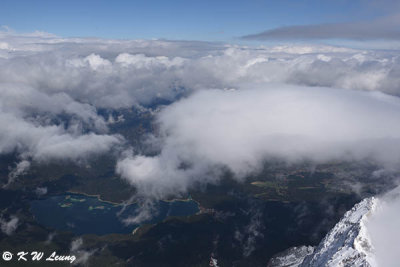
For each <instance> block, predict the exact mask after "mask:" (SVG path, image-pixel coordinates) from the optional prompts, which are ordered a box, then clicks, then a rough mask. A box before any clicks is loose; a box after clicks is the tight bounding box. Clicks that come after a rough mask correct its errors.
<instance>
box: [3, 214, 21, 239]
mask: <svg viewBox="0 0 400 267" xmlns="http://www.w3.org/2000/svg"><path fill="white" fill-rule="evenodd" d="M18 222H19V219H18V217H16V216H11V217H10V220H8V221H7V220H5V219H3V218H0V228H1V231H2V232H3V233H5V234H6V235H12V234H13V233H14V232H15V230H17V227H18Z"/></svg>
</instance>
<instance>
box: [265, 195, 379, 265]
mask: <svg viewBox="0 0 400 267" xmlns="http://www.w3.org/2000/svg"><path fill="white" fill-rule="evenodd" d="M377 205H378V199H376V198H374V197H371V198H366V199H364V200H363V201H361V202H360V203H358V204H356V205H355V206H354V207H353V208H352V209H351V210H349V211H347V212H346V213H345V215H344V216H343V218H342V219H341V220H340V221H339V222H338V223H337V224H336V225H335V227H334V228H333V229H332V230H331V231H330V232H329V233H328V234H327V235H326V236H325V238H324V239H323V240H322V241H321V242H320V244H319V245H318V246H316V247H315V248H313V247H306V246H302V247H294V248H291V249H288V250H286V251H285V252H283V253H280V254H279V255H276V256H275V257H274V258H273V259H271V261H270V262H269V264H268V266H269V267H297V266H299V267H311V266H316V267H317V266H318V267H320V266H332V267H333V266H343V267H345V266H346V267H347V266H348V267H350V266H363V267H368V266H371V267H373V266H376V262H375V259H374V255H373V253H372V248H373V247H372V244H371V241H370V238H369V235H368V232H367V229H366V226H365V221H366V219H367V218H368V216H369V215H370V214H371V213H372V212H373V211H374V210H375V209H376V206H377Z"/></svg>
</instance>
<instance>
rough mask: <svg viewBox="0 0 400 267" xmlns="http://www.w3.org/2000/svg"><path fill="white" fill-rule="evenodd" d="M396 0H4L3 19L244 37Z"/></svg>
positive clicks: (75, 32) (62, 27)
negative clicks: (378, 0)
mask: <svg viewBox="0 0 400 267" xmlns="http://www.w3.org/2000/svg"><path fill="white" fill-rule="evenodd" d="M392 2H393V1H390V0H384V1H380V2H377V1H367V0H351V1H350V0H338V1H333V0H326V1H318V0H302V1H297V0H281V1H271V0H267V1H265V0H264V1H262V0H254V1H238V0H233V1H232V0H231V1H226V0H221V1H210V0H205V1H181V0H172V1H163V0H151V1H112V2H111V1H106V0H98V1H94V0H88V1H76V0H71V1H48V0H42V1H29V0H17V1H15V0H12V1H11V0H4V1H1V3H0V25H2V26H6V27H9V28H11V29H13V30H15V31H17V32H33V31H43V32H49V33H52V34H55V35H58V36H63V37H101V38H117V39H153V38H157V39H158V38H161V39H171V40H177V39H178V40H203V41H222V42H243V40H241V38H240V37H242V36H247V35H252V34H257V33H261V32H263V31H267V30H271V29H276V28H280V27H285V26H292V25H309V24H323V23H349V22H354V21H370V20H374V19H376V18H379V17H382V16H386V15H388V14H390V13H392V12H393V9H391V8H388V5H389V6H394V4H393V3H392ZM255 39H257V38H255ZM240 40H241V41H240ZM269 41H271V40H269ZM264 42H265V40H264Z"/></svg>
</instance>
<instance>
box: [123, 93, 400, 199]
mask: <svg viewBox="0 0 400 267" xmlns="http://www.w3.org/2000/svg"><path fill="white" fill-rule="evenodd" d="M158 122H159V125H160V132H161V137H160V138H161V143H162V148H161V153H160V154H159V155H157V156H154V157H145V156H141V155H136V156H131V157H128V158H125V159H124V160H122V161H120V162H119V164H118V167H117V170H118V172H119V173H120V174H121V175H122V176H123V177H125V178H126V179H127V180H128V181H130V182H131V183H132V184H134V185H135V186H137V187H138V188H140V189H141V190H142V191H143V192H145V193H148V194H156V195H161V196H162V195H163V194H168V193H173V192H174V191H178V192H179V191H184V190H185V189H187V188H188V187H190V186H192V185H194V184H195V183H197V182H210V180H211V181H213V179H214V178H215V177H216V176H213V175H211V174H210V172H212V171H218V170H219V169H220V167H226V168H228V169H229V170H231V171H232V172H233V173H234V174H235V176H236V177H237V178H238V179H241V178H243V177H244V176H246V175H247V174H249V173H252V172H255V171H257V170H259V169H260V168H261V167H262V164H263V162H264V161H265V160H267V159H270V158H279V159H284V160H286V161H288V162H296V161H299V160H304V159H307V160H313V161H316V162H326V161H329V160H337V159H348V160H363V159H366V158H368V159H373V160H375V161H377V162H379V163H382V164H386V165H395V164H397V163H399V162H400V152H399V151H400V100H399V99H398V98H397V97H393V96H389V95H386V94H383V93H380V92H359V91H349V90H343V89H342V90H341V89H329V88H318V87H314V88H310V87H298V86H283V85H265V87H263V88H259V89H249V90H236V91H232V90H225V91H224V90H208V91H201V92H198V93H196V94H194V95H192V96H191V97H189V98H187V99H185V100H182V101H179V102H177V103H175V104H173V105H171V106H169V107H167V108H166V109H164V110H163V111H162V112H161V113H160V114H159V116H158Z"/></svg>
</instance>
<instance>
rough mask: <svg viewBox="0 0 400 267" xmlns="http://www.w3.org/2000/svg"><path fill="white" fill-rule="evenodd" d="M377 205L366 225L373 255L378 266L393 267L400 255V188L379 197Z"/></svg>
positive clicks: (397, 262)
mask: <svg viewBox="0 0 400 267" xmlns="http://www.w3.org/2000/svg"><path fill="white" fill-rule="evenodd" d="M378 204H379V205H378V207H377V209H376V210H375V211H374V212H373V213H372V214H371V215H370V216H369V218H368V221H367V224H366V226H367V229H368V234H369V236H370V238H371V241H372V244H373V253H374V255H375V260H376V262H377V264H378V266H385V267H386V266H387V267H395V266H398V265H399V259H398V256H399V253H400V246H399V242H400V241H399V240H400V231H399V225H400V216H399V209H400V187H397V188H396V189H394V190H392V191H391V192H389V193H387V194H386V195H384V196H383V197H381V198H380V199H379V203H378Z"/></svg>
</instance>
